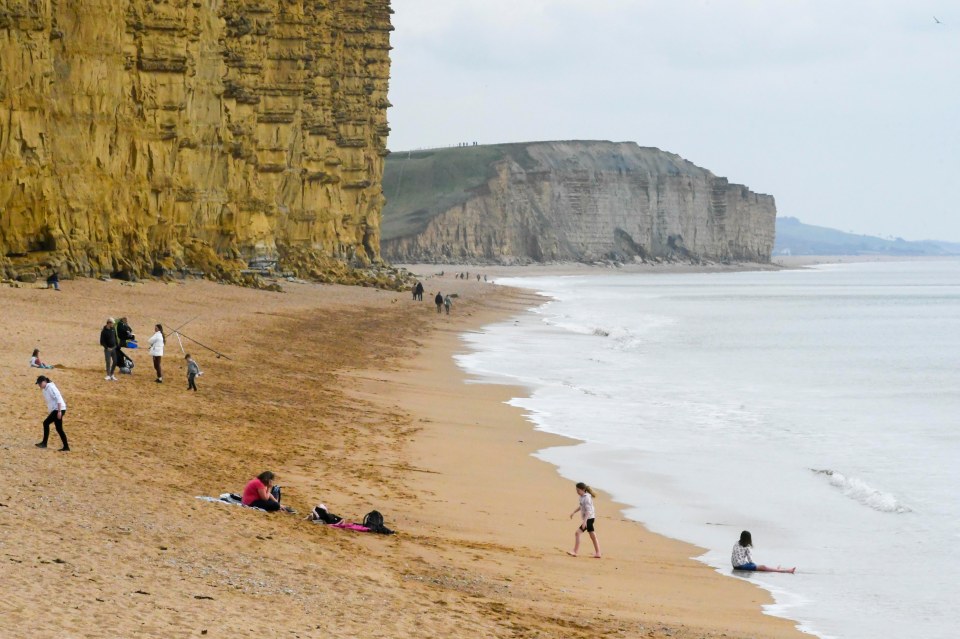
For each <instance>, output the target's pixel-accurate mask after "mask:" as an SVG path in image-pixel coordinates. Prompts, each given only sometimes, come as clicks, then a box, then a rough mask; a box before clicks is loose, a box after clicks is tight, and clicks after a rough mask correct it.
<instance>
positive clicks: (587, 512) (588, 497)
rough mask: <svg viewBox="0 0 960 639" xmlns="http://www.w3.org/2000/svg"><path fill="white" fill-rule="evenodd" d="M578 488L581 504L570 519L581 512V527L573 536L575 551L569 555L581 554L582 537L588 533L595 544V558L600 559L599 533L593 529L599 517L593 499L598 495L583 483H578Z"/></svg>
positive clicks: (569, 551)
mask: <svg viewBox="0 0 960 639" xmlns="http://www.w3.org/2000/svg"><path fill="white" fill-rule="evenodd" d="M576 488H577V494H578V495H580V504H579V505H578V506H577V507H576V508H575V509H574V510H573V512H572V513H570V518H573V516H574V515H576V514H577V513H578V512H579V513H580V526H579V527H578V528H577V532H575V533H574V535H573V550H568V551H567V554H568V555H570V556H571V557H576V556H577V553H579V552H580V535H582V534H583V533H587V534H588V535H590V541H592V542H593V558H594V559H600V542H599V541H597V533H596V532H595V531H594V529H593V522H594V520H595V519H596V516H597V515H596V511H595V510H594V508H593V498H594V497H596V495H595V494H594V493H593V489H592V488H590V487H589V486H587V485H586V484H585V483H583V482H579V483H577V486H576Z"/></svg>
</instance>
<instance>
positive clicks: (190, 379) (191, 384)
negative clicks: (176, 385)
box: [187, 373, 197, 390]
mask: <svg viewBox="0 0 960 639" xmlns="http://www.w3.org/2000/svg"><path fill="white" fill-rule="evenodd" d="M187 390H197V376H196V375H195V374H194V373H187Z"/></svg>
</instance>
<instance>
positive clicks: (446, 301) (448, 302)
mask: <svg viewBox="0 0 960 639" xmlns="http://www.w3.org/2000/svg"><path fill="white" fill-rule="evenodd" d="M451 306H453V299H451V297H450V296H449V295H445V296H444V297H443V308H444V309H446V311H447V315H449V314H450V307H451Z"/></svg>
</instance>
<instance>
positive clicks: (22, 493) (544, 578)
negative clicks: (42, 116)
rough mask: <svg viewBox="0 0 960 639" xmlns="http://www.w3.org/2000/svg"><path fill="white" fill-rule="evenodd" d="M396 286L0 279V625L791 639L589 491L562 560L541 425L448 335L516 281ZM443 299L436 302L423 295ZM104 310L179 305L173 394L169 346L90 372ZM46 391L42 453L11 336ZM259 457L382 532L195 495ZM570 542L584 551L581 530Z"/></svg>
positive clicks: (219, 487)
mask: <svg viewBox="0 0 960 639" xmlns="http://www.w3.org/2000/svg"><path fill="white" fill-rule="evenodd" d="M425 285H426V287H427V292H426V294H425V296H424V298H425V301H424V302H423V303H414V302H412V301H411V300H410V295H409V293H392V292H382V291H375V290H372V289H360V288H346V287H337V286H316V285H308V284H290V283H285V284H284V288H285V291H286V292H284V293H273V292H264V291H253V290H248V289H239V288H236V287H228V286H222V285H218V284H213V283H209V282H188V283H185V284H183V283H175V284H174V283H171V284H165V283H159V282H148V283H144V284H138V285H126V284H123V283H121V282H116V281H113V282H100V281H95V280H74V281H65V282H63V289H64V290H63V291H62V292H59V293H57V292H53V291H46V290H40V289H36V288H30V287H25V288H19V289H14V288H7V287H0V318H2V324H3V326H4V327H5V330H4V331H3V332H2V333H0V384H2V386H3V388H4V389H5V399H4V404H5V410H4V411H3V413H2V414H0V459H2V460H3V461H2V465H3V468H4V470H5V473H4V474H5V475H6V477H7V478H8V479H7V481H6V482H4V484H3V486H0V562H2V563H3V571H2V573H0V575H2V576H0V581H2V583H3V592H4V593H5V596H4V597H3V598H2V599H0V635H2V636H4V637H31V638H33V637H57V638H61V637H135V636H136V637H180V636H184V637H186V636H206V637H263V636H289V637H321V636H331V635H332V636H347V635H354V634H370V633H372V632H375V633H376V634H378V635H379V636H385V637H408V636H409V637H413V636H417V637H419V636H449V637H480V636H483V637H536V636H540V637H553V636H556V637H561V636H563V637H595V636H598V635H599V636H603V635H605V636H624V637H634V636H652V637H666V636H672V637H720V636H724V635H725V636H727V637H794V636H800V633H799V632H798V631H796V630H794V629H793V627H792V624H791V623H789V622H786V621H784V620H779V619H775V618H772V617H768V616H765V615H763V614H762V613H761V612H760V605H761V604H762V603H765V602H768V601H769V598H768V596H767V595H766V593H764V592H763V591H762V590H760V589H758V588H756V587H754V586H752V585H751V584H748V583H745V582H743V581H739V580H734V579H730V578H726V577H723V576H720V575H718V574H716V573H714V572H713V571H712V570H711V569H709V568H708V567H706V566H703V565H701V564H699V563H697V562H695V561H692V560H690V559H688V557H691V556H694V555H696V554H698V550H697V549H695V548H693V547H690V546H687V545H685V544H681V543H678V542H674V541H671V540H667V539H664V538H662V537H658V536H656V535H652V534H650V533H649V532H647V531H646V530H645V529H644V528H643V527H642V526H641V525H639V524H636V523H632V522H628V521H624V520H623V518H622V516H621V515H620V514H619V511H618V506H617V505H615V504H612V503H610V502H609V501H608V500H607V499H606V497H605V496H603V495H601V497H600V499H598V502H597V504H598V511H599V519H598V523H597V526H598V531H599V534H600V539H601V542H602V543H603V550H604V555H605V556H604V558H603V559H601V560H593V559H590V558H589V557H588V556H586V554H587V553H584V556H582V557H579V558H576V559H574V558H570V557H568V556H566V555H565V554H564V551H565V550H566V549H568V547H569V546H570V545H571V544H572V532H573V528H574V522H573V521H571V520H569V519H568V518H567V515H568V514H569V512H570V511H571V510H572V509H573V508H574V507H575V506H576V494H575V493H574V492H573V488H572V487H571V486H570V485H569V482H567V481H565V480H563V479H561V478H559V477H558V476H557V474H556V472H555V471H554V469H553V468H552V467H550V466H549V465H547V464H544V463H542V462H540V461H537V460H535V459H533V458H531V457H530V456H529V454H530V452H532V451H534V450H536V449H538V448H541V447H543V446H545V445H548V444H556V443H558V442H559V441H560V440H559V439H557V438H553V437H548V436H546V435H543V434H537V433H534V432H533V431H532V428H531V427H530V426H529V424H528V423H527V422H526V421H524V420H523V419H522V416H521V415H520V413H519V412H518V411H516V410H514V409H512V408H510V407H508V406H506V405H505V404H503V403H502V402H503V400H505V399H507V398H508V397H510V396H512V393H515V392H517V391H515V390H513V389H509V388H506V387H498V386H488V385H478V384H465V383H464V378H463V375H462V374H461V373H460V372H459V371H458V370H457V368H456V367H455V365H454V363H453V361H452V359H451V354H452V353H453V352H455V351H458V350H460V349H461V348H462V344H461V342H460V341H459V338H458V335H460V334H461V333H462V332H463V331H467V330H476V329H478V328H479V327H480V326H481V325H483V324H484V323H486V322H489V321H492V320H495V319H499V318H504V317H508V316H509V315H510V314H514V313H516V312H518V311H520V310H522V309H523V308H526V307H529V306H530V305H531V302H532V300H531V299H530V298H524V297H523V295H522V294H517V293H514V292H510V291H507V290H505V289H502V288H500V287H494V286H491V285H484V284H482V283H479V284H478V283H476V282H475V281H474V282H463V281H462V280H460V281H456V280H453V278H451V277H449V275H448V277H446V278H443V279H442V280H441V279H438V278H434V279H427V280H426V281H425ZM441 286H442V288H444V289H447V290H445V291H444V292H447V291H453V292H458V293H460V295H461V297H459V298H458V299H457V300H456V301H455V305H454V310H453V314H451V315H450V316H446V315H442V316H437V314H436V313H435V310H434V307H433V304H432V303H431V302H430V301H429V300H428V296H430V297H432V294H433V293H435V292H436V289H437V288H441ZM107 315H111V316H114V317H117V316H120V315H126V316H128V317H129V319H130V322H131V324H132V325H133V327H134V329H135V330H136V332H137V335H138V337H139V338H140V340H141V342H142V343H145V341H146V338H147V337H149V334H150V333H151V332H152V331H151V329H152V326H153V324H154V323H156V322H157V321H160V322H163V323H165V324H167V326H168V328H171V327H174V326H177V325H178V324H180V323H182V322H185V321H187V320H190V319H191V318H193V317H194V316H198V315H199V317H197V318H196V319H194V320H193V321H192V322H191V323H189V324H188V325H187V326H185V327H183V333H184V334H186V335H188V336H190V337H191V338H193V339H195V340H197V341H199V342H202V343H203V344H206V345H208V346H211V347H213V348H215V349H217V350H219V351H221V352H223V353H225V354H226V355H228V356H229V358H230V359H226V358H219V359H218V358H216V356H215V355H213V354H212V353H210V352H209V351H206V350H204V349H203V348H201V347H199V346H197V345H196V344H195V343H192V342H189V341H185V342H184V346H185V347H186V348H187V349H188V351H189V352H191V353H192V354H193V355H194V356H195V358H196V359H197V361H198V363H199V364H200V367H201V368H202V369H203V370H204V373H205V374H204V375H203V376H202V377H200V378H199V380H198V384H199V387H200V391H199V392H198V393H188V391H187V390H186V379H185V366H184V362H183V356H182V354H181V353H180V348H179V346H178V344H177V343H176V340H173V341H172V342H171V341H168V343H167V350H166V356H165V358H164V368H165V375H164V383H163V384H156V383H155V382H154V381H153V374H152V367H151V365H150V361H149V357H148V355H147V353H146V351H145V350H143V351H133V352H132V353H131V355H132V357H133V358H134V360H135V361H136V363H137V366H136V367H135V369H134V374H133V375H132V376H120V375H118V377H120V381H119V382H107V381H104V379H103V358H102V350H101V349H100V347H99V345H98V336H99V330H100V327H101V326H102V325H103V320H104V319H105V317H106V316H107ZM35 347H39V348H40V349H41V356H42V358H43V359H44V360H45V361H47V362H48V363H59V364H62V365H64V366H65V367H66V368H65V369H62V370H54V371H46V373H47V374H48V375H49V377H51V378H52V379H53V380H54V381H55V382H56V383H57V385H58V386H59V387H60V389H61V391H62V392H63V394H64V397H65V399H66V402H67V404H68V411H67V415H66V417H65V420H64V424H65V429H66V432H67V434H68V436H69V438H70V445H71V448H72V449H73V450H72V452H70V453H58V452H56V451H55V448H57V447H58V444H59V442H58V440H57V438H56V435H55V434H51V447H50V448H49V449H46V450H39V449H37V448H35V447H34V445H33V444H34V443H35V442H37V441H39V437H40V433H41V426H40V423H41V421H42V419H43V417H44V416H45V414H46V408H45V405H44V403H43V400H42V397H41V394H40V391H39V390H38V387H36V386H35V385H34V384H33V382H34V380H35V379H36V376H37V374H38V373H40V372H41V371H38V370H37V369H31V368H29V367H28V366H27V361H28V359H29V356H30V352H31V350H32V349H33V348H35ZM267 469H269V470H272V471H274V472H275V473H276V474H277V477H278V480H279V483H280V484H282V485H283V486H284V496H285V497H284V502H285V503H289V504H290V505H292V506H294V507H295V508H297V509H298V510H299V511H300V512H301V513H305V512H306V511H308V510H309V509H310V508H311V507H312V506H313V505H315V504H316V503H319V502H324V503H326V504H327V506H329V508H330V510H332V511H333V512H335V513H338V514H340V515H343V516H345V517H347V518H351V519H360V518H362V516H363V514H364V513H366V512H367V511H369V510H371V509H373V508H376V509H378V510H380V511H381V512H382V513H383V514H384V515H385V517H386V524H387V526H389V527H391V528H394V529H396V530H397V531H398V532H399V534H397V535H396V536H392V537H385V536H378V535H370V534H359V533H351V532H347V531H341V530H336V529H330V528H325V527H322V526H318V525H314V524H310V523H309V522H306V521H304V520H303V519H302V516H292V515H283V514H265V513H261V512H256V511H252V510H248V509H243V508H238V507H233V506H226V505H221V504H214V503H207V502H202V501H199V500H197V499H195V496H197V495H218V494H220V493H222V492H227V491H233V492H239V491H240V490H241V489H242V488H243V484H244V483H245V482H246V480H248V479H249V478H250V477H252V476H253V475H255V474H257V473H259V472H261V471H263V470H267ZM587 543H589V542H588V541H587Z"/></svg>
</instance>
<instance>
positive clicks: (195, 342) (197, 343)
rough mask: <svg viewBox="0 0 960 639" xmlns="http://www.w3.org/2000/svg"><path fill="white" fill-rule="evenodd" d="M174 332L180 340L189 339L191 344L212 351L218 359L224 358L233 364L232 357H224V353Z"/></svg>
mask: <svg viewBox="0 0 960 639" xmlns="http://www.w3.org/2000/svg"><path fill="white" fill-rule="evenodd" d="M174 332H175V333H176V334H177V336H178V339H179V338H180V337H182V338H183V339H188V340H190V341H191V342H193V343H194V344H196V345H197V346H200V347H202V348H205V349H207V350H208V351H210V352H211V353H213V354H214V355H216V356H217V358H218V359H219V358H221V357H222V358H224V359H229V360H230V361H231V362H232V361H233V359H232V358H231V357H229V356H227V355H224V354H223V353H221V352H220V351H218V350H215V349H212V348H210V347H209V346H207V345H206V344H201V343H200V342H198V341H197V340H195V339H193V338H192V337H190V336H189V335H184V334H183V333H181V332H179V331H174ZM180 347H181V348H183V344H182V343H181V346H180Z"/></svg>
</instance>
